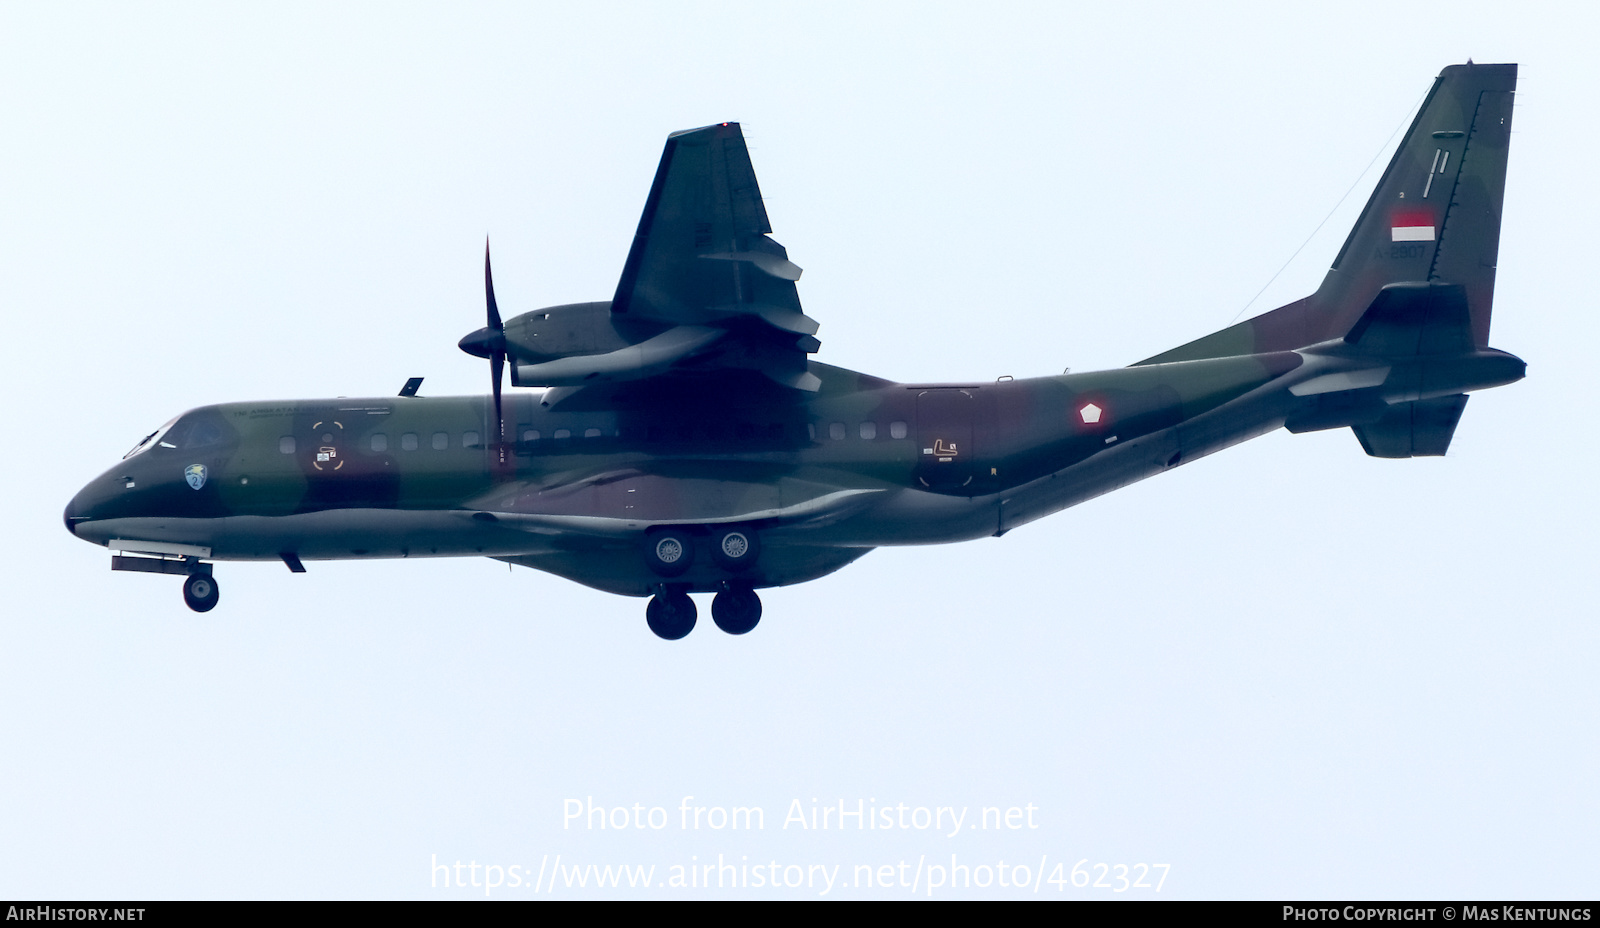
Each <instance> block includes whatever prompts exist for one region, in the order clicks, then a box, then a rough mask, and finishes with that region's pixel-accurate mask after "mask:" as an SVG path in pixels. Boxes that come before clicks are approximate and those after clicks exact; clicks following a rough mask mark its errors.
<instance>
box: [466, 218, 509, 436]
mask: <svg viewBox="0 0 1600 928" xmlns="http://www.w3.org/2000/svg"><path fill="white" fill-rule="evenodd" d="M483 289H484V292H485V293H486V294H487V295H488V301H489V324H488V325H486V326H484V327H483V328H481V329H478V330H477V331H475V332H473V333H472V334H470V335H468V336H466V337H465V338H463V339H461V341H460V342H458V343H457V344H458V345H459V346H460V348H461V350H462V351H465V352H466V353H467V354H470V355H472V356H474V357H478V358H488V359H489V379H490V381H491V382H492V383H493V385H494V436H495V447H496V448H497V449H498V450H499V452H500V463H501V464H504V463H505V457H506V427H505V415H504V412H503V410H502V409H501V405H500V375H501V373H502V371H503V370H504V369H505V363H506V327H505V325H504V324H503V323H502V322H501V321H500V307H499V305H498V304H496V303H495V301H494V272H493V271H492V270H491V269H490V266H489V240H488V239H484V240H483Z"/></svg>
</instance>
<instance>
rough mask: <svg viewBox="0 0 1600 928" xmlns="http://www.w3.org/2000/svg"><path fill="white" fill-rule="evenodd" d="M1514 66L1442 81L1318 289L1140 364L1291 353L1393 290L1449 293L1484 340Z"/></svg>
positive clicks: (1473, 68) (1460, 72)
mask: <svg viewBox="0 0 1600 928" xmlns="http://www.w3.org/2000/svg"><path fill="white" fill-rule="evenodd" d="M1516 83H1517V66H1516V65H1514V64H1472V63H1470V62H1469V63H1467V64H1461V65H1451V66H1450V67H1448V68H1445V69H1444V70H1443V71H1442V72H1440V74H1439V77H1438V78H1437V79H1436V80H1435V81H1434V85H1433V89H1432V90H1431V91H1429V93H1428V97H1427V99H1426V100H1424V101H1423V104H1422V107H1421V109H1419V110H1418V111H1417V116H1416V119H1415V120H1413V121H1412V123H1411V128H1410V129H1409V130H1407V132H1406V134H1405V138H1404V139H1403V140H1402V141H1401V143H1400V147H1399V148H1398V149H1397V150H1396V151H1395V154H1394V159H1393V160H1392V161H1390V162H1389V167H1388V169H1387V170H1385V171H1384V172H1383V177H1382V179H1380V180H1379V181H1378V186H1377V188H1376V189H1375V190H1373V192H1372V197H1371V199H1369V200H1368V201H1367V206H1366V209H1364V210H1362V212H1361V218H1360V219H1359V220H1357V221H1356V225H1355V228H1354V229H1351V230H1350V236H1349V237H1348V238H1347V239H1345V243H1344V247H1343V248H1341V249H1339V255H1338V257H1336V258H1335V259H1334V262H1333V267H1332V268H1330V269H1329V270H1328V274H1327V276H1326V277H1325V278H1323V281H1322V286H1321V287H1319V288H1318V289H1317V292H1316V293H1314V294H1312V295H1311V296H1308V297H1306V298H1305V299H1302V300H1297V301H1296V302H1294V303H1290V304H1289V305H1287V306H1283V307H1280V308H1278V309H1275V310H1272V311H1271V312H1268V313H1264V314H1262V315H1260V316H1257V317H1255V318H1254V319H1250V320H1247V321H1245V322H1241V323H1239V324H1238V325H1234V326H1230V327H1229V328H1226V329H1223V330H1222V331H1220V332H1215V333H1213V334H1211V335H1207V336H1206V337H1204V338H1201V339H1198V340H1196V341H1193V342H1190V343H1189V344H1187V345H1183V346H1181V347H1178V348H1174V349H1172V350H1171V351H1167V352H1163V353H1162V354H1159V355H1156V356H1155V357H1153V358H1150V359H1148V360H1146V361H1141V362H1140V363H1141V364H1154V363H1161V362H1166V361H1188V360H1194V359H1196V358H1215V357H1227V356H1230V355H1237V354H1255V353H1260V352H1267V351H1287V350H1292V349H1295V348H1302V347H1304V346H1306V345H1312V344H1316V343H1317V342H1322V341H1327V340H1328V339H1331V338H1337V337H1339V336H1342V335H1344V334H1345V333H1346V332H1348V331H1350V329H1351V327H1352V326H1354V325H1355V324H1356V322H1357V320H1359V319H1360V318H1361V316H1362V314H1363V313H1364V312H1365V311H1366V309H1367V307H1368V306H1370V305H1371V304H1372V302H1373V300H1374V299H1375V298H1376V297H1377V295H1378V292H1379V291H1380V290H1382V289H1383V288H1384V287H1386V286H1388V285H1390V284H1396V283H1402V282H1417V283H1419V284H1421V283H1435V284H1453V285H1457V286H1459V287H1461V288H1462V289H1463V291H1464V292H1465V294H1466V299H1467V307H1468V313H1469V316H1470V318H1471V331H1472V340H1473V343H1474V344H1475V345H1476V346H1478V347H1485V346H1487V345H1488V342H1489V317H1490V313H1491V311H1492V309H1493V303H1494V275H1495V260H1496V254H1497V252H1498V250H1499V245H1500V207H1501V203H1502V202H1503V200H1504V197H1505V182H1506V150H1507V145H1508V143H1509V141H1510V138H1511V101H1512V95H1513V92H1514V91H1515V88H1516Z"/></svg>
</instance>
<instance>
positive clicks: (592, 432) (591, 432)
mask: <svg viewBox="0 0 1600 928" xmlns="http://www.w3.org/2000/svg"><path fill="white" fill-rule="evenodd" d="M583 437H584V438H599V437H600V430H599V429H584V430H583Z"/></svg>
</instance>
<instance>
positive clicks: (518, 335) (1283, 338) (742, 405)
mask: <svg viewBox="0 0 1600 928" xmlns="http://www.w3.org/2000/svg"><path fill="white" fill-rule="evenodd" d="M1515 85H1516V66H1515V65H1509V64H1499V65H1477V64H1472V63H1471V62H1468V63H1467V64H1465V65H1456V66H1452V67H1448V68H1445V69H1444V71H1443V72H1442V73H1441V74H1440V75H1439V77H1438V78H1437V80H1436V81H1435V82H1434V85H1433V89H1432V91H1431V92H1430V93H1429V95H1428V97H1427V99H1426V101H1425V102H1424V103H1423V105H1422V107H1421V109H1420V110H1419V111H1418V113H1417V116H1416V119H1415V121H1414V122H1413V123H1412V124H1411V127H1410V129H1409V130H1408V131H1407V132H1406V134H1405V137H1404V139H1403V140H1402V142H1401V144H1400V147H1399V149H1398V150H1397V151H1396V153H1395V155H1394V159H1393V161H1392V162H1391V163H1390V164H1389V167H1388V170H1386V171H1385V172H1384V174H1383V177H1382V179H1381V180H1379V182H1378V185H1377V189H1376V190H1374V192H1373V194H1372V197H1371V199H1370V200H1369V201H1368V202H1367V205H1366V209H1365V210H1364V211H1363V212H1362V214H1361V218H1360V219H1359V220H1358V221H1357V223H1356V226H1355V228H1354V229H1353V230H1352V231H1351V232H1350V236H1349V238H1348V239H1347V240H1346V241H1345V244H1344V247H1343V248H1342V249H1340V251H1339V254H1338V257H1336V258H1335V259H1334V262H1333V266H1332V268H1331V269H1330V270H1329V271H1328V273H1327V276H1326V278H1325V279H1324V280H1323V282H1322V285H1321V287H1320V288H1318V290H1317V292H1316V293H1314V294H1312V295H1311V296H1308V297H1306V298H1304V299H1302V300H1299V301H1297V302H1294V303H1290V304H1289V305H1287V306H1283V307H1281V308H1279V309H1276V310H1273V311H1271V312H1268V313H1266V314H1264V315H1261V316H1257V317H1256V318H1254V319H1250V320H1248V321H1245V322H1242V323H1239V324H1238V325H1234V326H1231V327H1229V328H1226V329H1223V330H1222V331H1219V332H1216V333H1214V334H1212V335H1208V336H1206V337H1204V338H1201V339H1198V340H1196V341H1193V342H1190V343H1188V344H1186V345H1182V346H1180V347H1177V348H1174V349H1172V350H1170V351H1167V352H1164V353H1162V354H1159V355H1156V356H1155V357H1153V358H1148V359H1146V360H1144V361H1140V362H1138V363H1137V364H1134V365H1132V366H1130V367H1126V368H1122V369H1119V370H1111V371H1101V372H1097V373H1083V374H1067V375H1062V376H1055V377H1039V378H1033V379H1025V380H1012V379H1008V378H1002V379H1001V380H1000V381H998V382H995V383H940V384H904V383H893V382H890V381H887V380H881V379H879V378H876V377H870V376H867V375H865V374H858V373H855V372H852V371H848V370H843V369H840V368H837V367H830V366H828V365H825V364H821V363H818V362H816V361H813V360H811V359H810V356H811V355H812V354H815V353H816V352H817V350H818V348H819V346H820V343H819V342H818V340H817V338H816V333H817V323H816V322H815V321H814V320H813V319H812V318H811V317H810V316H808V315H806V314H805V313H804V312H802V310H801V307H800V298H799V296H798V295H797V291H796V289H795V282H796V281H797V280H798V279H799V278H800V268H799V267H797V266H795V265H794V264H793V263H792V262H790V260H789V256H788V253H787V252H786V251H785V250H784V248H783V246H781V245H779V244H778V243H777V242H775V241H773V240H772V239H771V238H769V237H768V234H769V233H770V232H771V227H770V226H769V225H768V223H767V212H766V208H765V206H764V205H763V203H762V199H761V193H760V190H759V189H758V188H757V186H756V178H755V173H754V171H753V170H752V168H751V165H750V157H749V154H748V152H747V151H746V148H745V143H744V137H743V135H742V134H741V133H740V129H739V126H738V125H737V124H735V123H722V124H720V125H714V126H707V127H705V128H701V129H692V130H688V131H685V132H678V133H674V134H673V135H671V136H669V137H668V139H667V144H666V150H665V151H664V152H663V153H662V156H661V163H660V166H659V168H657V170H656V175H655V181H654V182H653V183H652V184H651V187H650V195H649V198H648V199H647V200H646V201H645V206H644V215H643V217H642V218H641V219H640V221H639V229H638V233H637V234H636V235H635V237H634V240H633V246H632V248H631V250H630V251H629V252H628V256H627V260H626V261H625V262H624V264H623V266H622V276H621V279H620V280H619V281H618V283H617V289H616V293H615V294H614V295H613V296H612V298H611V299H610V300H609V301H605V302H596V303H577V304H571V305H564V306H551V307H547V308H544V309H538V310H535V311H533V312H529V313H523V314H522V315H520V316H516V317H514V318H512V319H510V320H509V321H505V322H502V320H501V318H500V311H499V308H498V306H497V305H496V304H495V297H494V284H493V280H492V277H491V274H490V269H489V259H488V254H487V250H486V251H485V256H484V284H485V289H486V291H487V297H488V324H487V325H485V326H484V327H483V328H480V329H478V330H477V331H475V332H473V333H472V334H470V335H468V336H466V337H465V338H463V339H462V340H461V343H460V347H461V348H462V350H464V351H466V352H468V353H469V354H473V355H476V356H478V357H481V358H485V359H487V360H488V361H489V368H490V381H491V384H492V385H493V392H492V393H491V394H490V395H488V396H471V397H437V398H435V397H421V396H418V395H417V388H418V386H419V384H420V379H419V378H413V379H412V380H411V381H409V382H408V383H407V384H406V387H405V388H404V389H403V390H401V391H400V394H399V395H398V396H393V397H374V398H371V399H323V400H290V401H283V402H255V403H225V404H222V405H217V406H203V407H201V408H199V409H195V410H192V411H190V412H186V413H184V414H183V415H181V416H178V417H177V418H175V419H173V420H172V421H170V422H168V423H167V424H166V425H163V426H161V427H160V428H159V429H156V430H155V431H154V432H151V433H150V434H149V435H147V436H145V438H144V439H142V440H141V441H140V442H139V443H138V444H137V445H135V446H134V448H133V450H132V451H129V452H128V454H127V455H126V456H125V457H124V458H123V459H122V461H121V463H119V464H117V465H116V466H115V467H112V468H111V469H110V470H108V471H106V472H105V474H104V475H102V476H100V477H98V478H96V479H95V480H94V481H93V482H91V483H90V484H89V485H88V486H86V487H84V488H83V490H82V491H81V492H80V493H78V495H77V496H76V497H75V498H74V499H73V500H72V502H71V503H70V504H69V505H68V506H67V510H66V514H65V518H66V524H67V528H68V530H70V531H71V532H73V533H74V534H75V535H77V536H78V537H80V538H82V539H84V540H86V541H92V542H94V543H95V544H98V545H102V546H105V547H107V548H110V549H111V550H112V551H114V552H121V553H120V554H117V555H115V556H113V558H112V569H113V570H136V571H148V572H156V573H171V574H177V575H180V576H183V577H185V581H184V586H183V592H184V599H185V601H186V602H187V603H188V604H189V606H190V608H192V609H195V610H198V611H201V612H204V611H207V610H209V609H211V608H212V607H213V606H215V605H216V603H217V582H216V580H215V578H214V576H213V573H212V565H211V563H209V562H210V561H215V560H282V561H283V563H285V564H286V565H288V567H289V569H290V570H292V571H296V572H300V571H303V570H304V569H305V567H304V566H303V563H304V562H305V561H310V560H331V559H340V558H378V557H388V558H393V557H428V556H463V555H465V556H475V555H482V556H487V557H493V558H498V559H500V560H503V561H508V562H510V563H512V564H521V565H523V566H525V567H534V568H537V569H539V570H543V571H547V572H549V573H553V574H557V575H559V576H562V577H567V578H569V579H572V580H576V581H578V582H579V583H583V584H586V585H588V586H591V587H595V588H596V589H601V590H606V591H608V592H612V593H620V594H623V595H628V596H648V597H651V599H650V602H649V606H648V608H647V610H646V617H647V619H648V624H649V626H650V628H651V630H652V631H654V632H655V633H656V634H657V635H660V636H661V637H663V638H669V639H672V638H681V637H683V636H684V635H686V634H688V633H689V631H690V630H691V629H692V628H693V627H694V624H695V617H696V610H695V604H694V602H693V601H692V600H691V599H690V597H689V594H690V593H715V594H716V595H715V598H713V599H712V602H711V614H712V617H713V619H714V620H715V621H716V624H717V625H718V626H719V627H720V628H722V629H723V630H724V631H727V632H730V633H733V634H743V633H745V632H748V631H750V630H751V629H752V628H754V627H755V625H756V623H757V622H758V621H759V620H760V617H761V600H760V599H759V598H758V596H757V594H756V590H758V589H761V588H764V587H772V586H782V585H786V584H791V583H800V582H802V581H806V580H812V579H815V578H817V577H821V576H823V575H825V574H829V573H832V572H834V571H836V570H838V569H839V568H841V567H843V566H845V565H846V564H848V563H850V562H851V561H854V560H855V559H856V558H859V557H861V556H862V555H863V554H866V553H867V552H868V551H871V550H872V549H873V548H875V547H878V546H880V545H916V544H933V543H940V542H951V541H965V540H967V539H973V538H982V537H985V536H990V535H1002V534H1005V533H1006V532H1008V531H1010V530H1011V529H1013V528H1016V527H1017V526H1019V525H1023V524H1025V523H1027V522H1031V521H1033V520H1034V519H1037V518H1040V517H1041V516H1045V515H1048V514H1050V513H1053V512H1056V511H1058V510H1061V509H1064V508H1066V507H1068V506H1072V505H1074V504H1076V503H1080V502H1083V501H1084V500H1086V499H1089V498H1091V497H1094V496H1097V495H1099V494H1101V493H1105V492H1108V491H1110V490H1114V489H1116V488H1118V487H1121V486H1125V485H1126V484H1129V483H1132V482H1133V481H1135V480H1141V479H1143V478H1145V477H1150V476H1154V475H1155V474H1159V473H1161V472H1163V471H1166V470H1170V469H1172V468H1174V467H1178V466H1181V465H1183V464H1186V463H1188V462H1190V461H1193V460H1195V459H1196V458H1199V457H1201V456H1203V455H1207V454H1210V453H1211V452H1213V451H1218V450H1220V449H1222V448H1226V447H1227V446H1229V445H1232V444H1234V443H1236V442H1240V441H1244V440H1245V439H1248V438H1253V437H1255V436H1258V435H1262V434H1265V433H1267V432H1270V431H1272V430H1274V429H1277V428H1279V427H1284V428H1287V429H1288V430H1289V431H1291V432H1306V431H1312V430H1317V429H1334V428H1350V429H1352V430H1353V431H1354V432H1355V436H1356V438H1358V439H1359V440H1360V442H1361V446H1362V447H1363V448H1364V449H1366V452H1367V453H1368V454H1370V455H1373V456H1375V457H1384V458H1404V457H1412V456H1417V455H1439V454H1444V453H1445V450H1446V449H1447V448H1448V447H1449V445H1450V439H1451V436H1452V435H1453V434H1454V432H1455V428H1456V423H1457V422H1458V421H1459V419H1460V417H1461V413H1462V409H1463V408H1464V407H1465V405H1466V402H1467V397H1466V393H1467V392H1468V391H1471V390H1479V389H1483V388H1486V387H1494V386H1499V385H1502V384H1507V383H1511V382H1513V381H1516V380H1519V379H1521V378H1522V376H1523V373H1524V370H1525V365H1524V364H1523V362H1522V361H1521V360H1519V359H1518V358H1516V357H1514V356H1512V355H1509V354H1506V353H1505V352H1502V351H1497V350H1494V349H1492V348H1489V347H1488V342H1489V316H1490V308H1491V303H1492V299H1493V296H1494V277H1495V253H1496V249H1497V247H1498V243H1499V236H1500V208H1501V201H1502V196H1503V192H1504V188H1505V170H1506V149H1507V143H1508V141H1509V140H1510V132H1511V112H1512V94H1513V91H1514V88H1515ZM507 365H509V366H510V368H511V383H512V385H513V386H516V387H532V386H537V387H541V388H543V389H542V390H541V391H538V392H533V391H522V392H515V391H514V392H504V391H503V390H502V386H501V381H502V375H503V369H504V367H505V366H507Z"/></svg>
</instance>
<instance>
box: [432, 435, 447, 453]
mask: <svg viewBox="0 0 1600 928" xmlns="http://www.w3.org/2000/svg"><path fill="white" fill-rule="evenodd" d="M448 447H450V433H449V432H434V433H433V450H435V451H443V450H444V449H446V448H448Z"/></svg>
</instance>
